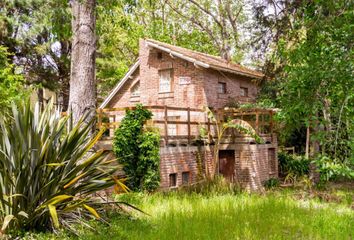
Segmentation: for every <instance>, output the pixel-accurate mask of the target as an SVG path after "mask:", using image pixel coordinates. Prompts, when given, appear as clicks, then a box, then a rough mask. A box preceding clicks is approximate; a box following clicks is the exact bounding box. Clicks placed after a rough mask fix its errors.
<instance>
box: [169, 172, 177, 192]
mask: <svg viewBox="0 0 354 240" xmlns="http://www.w3.org/2000/svg"><path fill="white" fill-rule="evenodd" d="M173 176H174V184H171V183H172V182H171V177H173ZM168 184H169V187H170V188H175V187H177V173H170V174H169V175H168Z"/></svg>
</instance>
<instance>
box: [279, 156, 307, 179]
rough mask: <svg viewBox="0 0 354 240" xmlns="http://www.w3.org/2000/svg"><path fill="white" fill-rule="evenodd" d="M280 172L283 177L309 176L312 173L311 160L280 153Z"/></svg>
mask: <svg viewBox="0 0 354 240" xmlns="http://www.w3.org/2000/svg"><path fill="white" fill-rule="evenodd" d="M278 160H279V172H280V175H282V176H284V177H285V176H287V175H288V174H292V175H294V176H297V177H301V176H304V175H308V174H309V172H310V160H308V159H305V158H304V157H303V156H295V155H290V154H287V153H284V152H279V153H278Z"/></svg>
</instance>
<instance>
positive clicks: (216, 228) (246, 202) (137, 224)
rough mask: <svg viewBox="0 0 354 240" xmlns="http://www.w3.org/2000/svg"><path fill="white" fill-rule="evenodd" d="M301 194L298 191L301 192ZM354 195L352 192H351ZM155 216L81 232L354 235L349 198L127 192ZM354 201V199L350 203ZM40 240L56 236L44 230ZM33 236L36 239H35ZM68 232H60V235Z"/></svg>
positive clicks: (87, 235) (114, 219) (109, 235)
mask: <svg viewBox="0 0 354 240" xmlns="http://www.w3.org/2000/svg"><path fill="white" fill-rule="evenodd" d="M296 194H298V193H296ZM350 197H353V195H350ZM120 198H121V199H123V200H129V201H130V202H132V203H133V204H136V205H137V206H139V207H140V208H141V209H142V210H144V211H145V212H147V213H149V214H150V215H151V216H146V215H143V214H140V213H137V212H135V213H134V214H133V216H131V217H128V216H119V215H113V216H111V219H110V223H111V226H105V225H103V224H98V225H97V226H96V227H95V229H97V232H91V231H88V230H87V229H86V230H84V229H83V230H80V231H81V232H82V234H81V236H80V239H85V240H88V239H353V237H354V211H353V210H351V209H350V205H348V202H346V203H344V204H338V203H320V202H319V201H314V200H311V201H310V200H295V198H297V197H294V192H291V191H277V192H273V193H268V194H267V195H262V196H261V195H256V194H251V195H250V194H247V193H241V194H236V195H233V194H219V195H218V194H214V195H211V196H205V195H198V194H178V193H170V194H154V195H144V194H127V195H123V196H121V197H120ZM349 204H350V203H349ZM33 237H34V238H35V239H38V238H42V239H53V238H54V235H48V234H40V235H35V236H33ZM34 238H33V239H34ZM64 238H66V236H65V235H64V234H60V235H59V237H58V239H64Z"/></svg>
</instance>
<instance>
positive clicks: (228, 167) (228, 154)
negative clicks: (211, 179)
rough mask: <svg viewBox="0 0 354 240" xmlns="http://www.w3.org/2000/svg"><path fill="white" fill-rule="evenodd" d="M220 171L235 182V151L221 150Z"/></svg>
mask: <svg viewBox="0 0 354 240" xmlns="http://www.w3.org/2000/svg"><path fill="white" fill-rule="evenodd" d="M219 173H220V174H221V175H223V176H224V177H225V178H226V179H227V180H229V181H230V182H233V181H234V180H235V151H234V150H220V151H219Z"/></svg>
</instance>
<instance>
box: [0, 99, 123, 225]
mask: <svg viewBox="0 0 354 240" xmlns="http://www.w3.org/2000/svg"><path fill="white" fill-rule="evenodd" d="M83 120H84V119H82V120H81V121H80V122H79V123H78V124H77V125H75V126H73V127H72V128H71V129H67V126H68V124H69V122H71V117H70V116H66V117H62V116H61V113H60V111H59V110H55V109H54V108H53V105H52V104H49V105H48V106H47V107H46V108H45V109H44V110H41V107H40V106H39V104H37V105H36V106H35V107H34V108H33V107H31V106H30V104H29V102H28V103H27V104H25V105H23V106H22V105H17V106H16V105H14V106H13V108H12V114H11V116H10V117H7V118H5V116H3V115H1V116H0V221H1V222H2V229H1V231H2V232H4V231H5V230H7V229H8V227H9V226H11V230H20V229H21V230H34V229H37V230H48V229H53V228H58V227H59V226H64V227H66V228H68V229H71V227H70V225H71V223H73V222H84V221H85V219H87V218H88V217H90V218H91V216H93V217H95V218H100V216H99V215H98V210H97V207H99V205H98V204H97V202H95V200H94V199H93V195H92V194H93V193H95V192H97V191H100V190H103V189H105V188H108V187H110V186H112V185H114V184H116V183H117V184H120V182H119V180H117V179H116V178H115V176H114V173H115V172H116V170H117V166H116V164H114V163H112V162H110V161H107V160H106V154H105V153H104V152H103V151H97V152H92V147H93V146H94V145H95V143H96V142H97V140H98V139H99V138H100V136H101V135H102V133H103V130H102V131H100V132H99V133H97V134H95V135H94V136H92V138H91V137H90V135H89V133H90V131H91V128H92V124H93V123H92V122H90V123H89V124H86V123H85V124H84V123H83ZM89 151H90V153H89ZM121 186H124V185H121ZM71 230H72V229H71Z"/></svg>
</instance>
